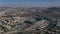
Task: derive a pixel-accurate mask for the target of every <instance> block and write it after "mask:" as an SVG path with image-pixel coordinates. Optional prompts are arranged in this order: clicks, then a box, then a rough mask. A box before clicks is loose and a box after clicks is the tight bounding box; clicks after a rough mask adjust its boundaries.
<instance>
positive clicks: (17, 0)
mask: <svg viewBox="0 0 60 34" xmlns="http://www.w3.org/2000/svg"><path fill="white" fill-rule="evenodd" d="M54 6H56V7H58V6H60V0H0V7H54Z"/></svg>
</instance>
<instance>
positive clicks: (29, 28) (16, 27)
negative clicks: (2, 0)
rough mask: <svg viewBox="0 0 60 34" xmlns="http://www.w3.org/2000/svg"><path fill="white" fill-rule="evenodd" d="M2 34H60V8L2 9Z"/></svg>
mask: <svg viewBox="0 0 60 34" xmlns="http://www.w3.org/2000/svg"><path fill="white" fill-rule="evenodd" d="M0 34H60V7H48V8H47V7H31V8H25V7H24V8H23V7H18V8H12V7H0Z"/></svg>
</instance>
